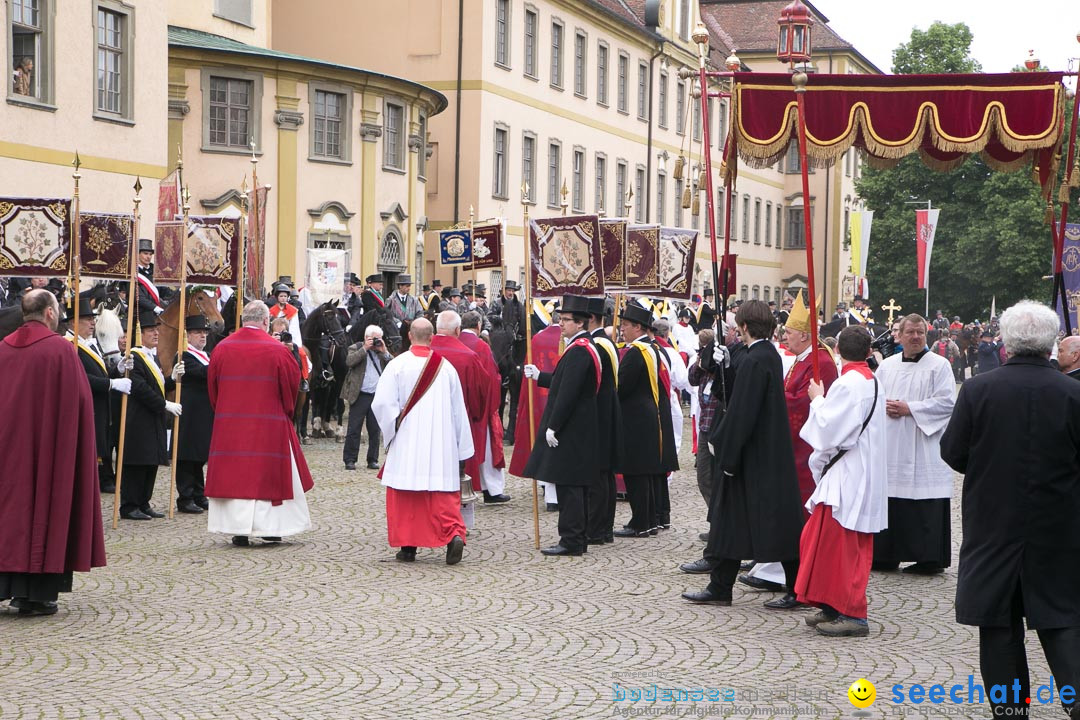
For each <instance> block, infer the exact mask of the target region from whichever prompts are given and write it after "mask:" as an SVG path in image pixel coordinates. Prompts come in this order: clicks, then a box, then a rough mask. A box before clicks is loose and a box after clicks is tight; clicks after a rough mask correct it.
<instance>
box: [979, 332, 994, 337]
mask: <svg viewBox="0 0 1080 720" xmlns="http://www.w3.org/2000/svg"><path fill="white" fill-rule="evenodd" d="M979 337H991V338H992V337H994V333H992V332H990V331H989V330H983V334H982V335H980V336H979Z"/></svg>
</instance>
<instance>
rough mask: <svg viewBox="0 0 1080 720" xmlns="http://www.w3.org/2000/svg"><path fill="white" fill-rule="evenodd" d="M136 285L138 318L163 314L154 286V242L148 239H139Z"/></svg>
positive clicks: (163, 310) (159, 294)
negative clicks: (149, 314) (145, 314)
mask: <svg viewBox="0 0 1080 720" xmlns="http://www.w3.org/2000/svg"><path fill="white" fill-rule="evenodd" d="M136 271H137V274H136V277H135V279H136V280H137V281H138V285H137V286H136V288H135V292H136V297H137V298H138V309H139V318H140V319H141V317H142V315H143V314H144V313H154V314H155V315H160V314H161V313H163V312H165V308H164V307H163V305H162V302H161V292H160V291H159V290H158V288H157V286H156V285H154V241H153V240H150V239H149V238H140V239H139V262H138V265H137V267H136Z"/></svg>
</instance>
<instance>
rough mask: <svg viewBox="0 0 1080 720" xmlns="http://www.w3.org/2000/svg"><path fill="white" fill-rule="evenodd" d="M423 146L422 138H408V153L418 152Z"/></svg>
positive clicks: (416, 136) (414, 136)
mask: <svg viewBox="0 0 1080 720" xmlns="http://www.w3.org/2000/svg"><path fill="white" fill-rule="evenodd" d="M423 145H424V138H422V137H420V136H419V135H410V136H409V152H419V150H420V148H421V147H423Z"/></svg>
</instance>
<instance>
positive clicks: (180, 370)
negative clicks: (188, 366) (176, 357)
mask: <svg viewBox="0 0 1080 720" xmlns="http://www.w3.org/2000/svg"><path fill="white" fill-rule="evenodd" d="M183 377H184V363H182V362H178V363H176V364H175V365H173V369H172V379H173V381H174V382H180V380H181V378H183Z"/></svg>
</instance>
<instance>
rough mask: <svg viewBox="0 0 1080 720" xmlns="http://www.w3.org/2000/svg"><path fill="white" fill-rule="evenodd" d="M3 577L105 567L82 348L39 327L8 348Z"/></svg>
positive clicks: (2, 356) (4, 347)
mask: <svg viewBox="0 0 1080 720" xmlns="http://www.w3.org/2000/svg"><path fill="white" fill-rule="evenodd" d="M0 377H2V378H4V388H5V391H4V392H3V393H0V437H4V438H7V440H8V442H7V443H5V446H4V454H3V458H4V459H3V462H4V471H3V472H2V473H0V497H2V498H3V502H2V503H0V572H10V573H35V574H37V573H63V572H72V571H78V572H86V571H88V570H90V568H92V567H102V566H103V565H105V536H104V532H103V530H102V524H101V498H100V495H99V493H98V476H97V446H96V443H95V440H94V438H95V436H94V401H93V399H92V397H91V395H90V383H89V381H87V379H86V372H85V371H84V370H83V368H82V363H81V362H80V361H79V358H78V355H76V352H75V348H74V346H73V345H72V344H71V343H70V342H68V341H67V340H64V339H63V338H61V337H60V336H59V335H57V334H56V333H55V332H53V331H52V330H50V329H48V328H47V327H45V326H44V325H43V324H41V323H39V322H28V323H26V324H25V325H23V326H22V327H20V328H19V329H18V330H16V331H15V332H13V333H12V334H10V335H8V336H7V337H6V338H4V341H3V342H2V343H0Z"/></svg>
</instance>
